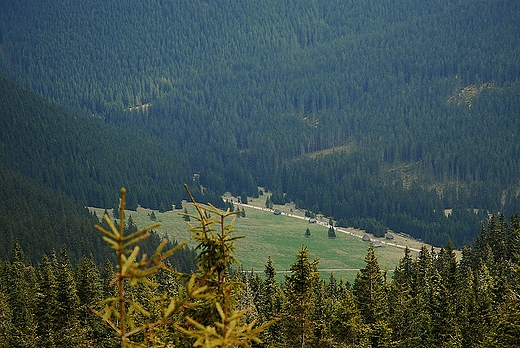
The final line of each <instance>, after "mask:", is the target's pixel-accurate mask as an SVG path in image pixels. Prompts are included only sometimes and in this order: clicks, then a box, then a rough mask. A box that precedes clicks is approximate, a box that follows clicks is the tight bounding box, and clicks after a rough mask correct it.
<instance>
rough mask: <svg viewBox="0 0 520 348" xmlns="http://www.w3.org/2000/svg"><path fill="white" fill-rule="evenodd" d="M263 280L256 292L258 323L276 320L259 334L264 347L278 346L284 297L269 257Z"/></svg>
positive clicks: (281, 333)
mask: <svg viewBox="0 0 520 348" xmlns="http://www.w3.org/2000/svg"><path fill="white" fill-rule="evenodd" d="M264 275H265V280H264V281H263V282H262V283H261V284H260V288H259V290H258V295H257V298H258V304H257V309H258V313H259V315H260V318H261V320H260V322H267V321H270V320H277V321H275V322H274V323H273V324H272V325H271V326H269V327H267V328H266V329H265V330H264V332H262V334H261V336H260V337H261V338H262V340H263V341H264V343H265V344H266V346H271V345H273V346H278V345H280V344H281V343H282V342H283V339H284V338H283V330H282V325H281V323H280V321H279V320H280V318H281V316H282V310H283V308H284V303H285V295H284V293H283V291H282V288H281V286H280V283H279V282H278V281H277V280H276V269H275V268H274V265H273V259H272V258H271V256H268V258H267V264H266V265H265V269H264Z"/></svg>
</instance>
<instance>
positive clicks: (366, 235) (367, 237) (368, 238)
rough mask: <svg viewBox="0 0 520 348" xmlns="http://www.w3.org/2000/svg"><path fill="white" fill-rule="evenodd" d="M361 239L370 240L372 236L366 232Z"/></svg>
mask: <svg viewBox="0 0 520 348" xmlns="http://www.w3.org/2000/svg"><path fill="white" fill-rule="evenodd" d="M361 240H363V242H370V237H369V236H368V234H366V233H365V234H364V235H363V238H361Z"/></svg>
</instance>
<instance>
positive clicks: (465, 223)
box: [0, 0, 520, 248]
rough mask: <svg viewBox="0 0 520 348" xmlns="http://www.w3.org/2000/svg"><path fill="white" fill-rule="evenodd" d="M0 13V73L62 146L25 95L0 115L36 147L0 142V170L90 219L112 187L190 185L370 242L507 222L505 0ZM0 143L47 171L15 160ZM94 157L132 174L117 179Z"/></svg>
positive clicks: (511, 116) (511, 112) (512, 171)
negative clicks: (282, 205)
mask: <svg viewBox="0 0 520 348" xmlns="http://www.w3.org/2000/svg"><path fill="white" fill-rule="evenodd" d="M2 8H3V11H2V14H1V15H0V16H1V21H0V23H1V30H0V33H1V36H0V47H1V50H0V67H1V68H2V70H3V71H4V72H5V73H6V74H7V75H8V76H10V78H12V79H14V81H15V82H16V83H18V84H21V85H22V86H24V87H25V88H27V89H28V90H30V91H32V92H34V93H36V94H39V95H41V96H42V97H44V98H46V99H48V100H51V101H53V102H54V103H57V104H59V105H60V107H61V108H65V109H67V111H65V110H64V109H60V110H63V111H60V112H58V114H59V115H56V113H57V112H56V110H55V109H52V107H50V106H49V107H45V108H43V110H42V111H41V112H42V113H44V114H53V115H54V116H55V117H57V118H56V119H54V122H56V127H59V128H58V129H67V130H70V131H71V134H70V136H71V138H72V141H71V143H69V144H64V143H63V142H65V141H67V140H66V139H63V138H66V137H67V135H65V136H64V135H63V134H61V133H59V132H57V128H52V126H51V125H49V126H48V127H40V126H38V121H41V120H42V118H41V117H40V118H38V117H37V116H36V115H35V114H34V113H33V112H32V111H31V110H34V109H31V110H28V109H27V107H29V105H30V104H29V103H25V102H24V103H23V105H19V104H20V100H25V99H26V98H27V96H26V95H25V93H27V92H24V93H19V94H18V95H17V96H6V95H4V97H5V98H7V99H6V100H4V102H5V103H7V104H9V105H8V107H9V109H5V107H3V108H2V109H3V110H2V112H4V114H5V113H7V114H5V115H6V117H8V118H11V121H12V119H13V115H14V114H15V113H19V114H23V117H24V118H25V121H24V122H26V123H25V124H26V125H28V126H29V127H32V126H34V127H35V128H36V129H37V131H38V133H37V134H33V133H30V132H29V133H26V132H25V131H23V133H22V135H21V136H22V137H23V136H26V139H23V140H22V139H20V138H14V137H13V136H10V137H4V138H3V139H5V140H4V143H5V144H6V145H5V152H6V153H7V154H6V155H4V156H7V157H8V156H15V157H16V158H10V159H9V161H8V160H5V161H4V163H5V164H6V165H7V166H8V167H10V168H11V169H12V170H15V171H18V172H21V174H22V175H24V176H28V177H29V178H30V179H32V180H36V181H38V182H42V181H43V182H44V185H45V186H47V187H50V188H51V189H53V190H59V191H63V192H64V193H65V194H67V195H72V196H74V197H79V198H81V199H83V200H84V201H86V203H87V204H88V205H93V206H109V207H110V206H114V205H115V204H116V203H117V202H116V197H110V196H107V192H116V191H117V189H118V188H119V187H121V186H123V185H124V186H127V187H128V189H129V200H133V201H129V204H133V205H134V206H135V205H137V204H140V205H142V206H145V207H149V208H151V209H159V208H161V209H169V208H170V207H171V205H172V204H178V203H179V202H180V200H181V199H182V198H185V197H184V196H183V190H182V184H183V183H186V182H189V183H192V179H193V178H194V177H196V178H197V180H198V181H197V182H195V185H193V187H194V190H197V188H198V187H199V186H198V185H199V184H200V185H202V186H203V187H204V188H205V192H206V193H207V194H208V196H207V198H208V201H209V200H211V201H213V202H217V203H219V204H221V203H220V202H219V199H218V196H219V195H220V194H222V193H223V192H225V191H230V192H232V193H233V194H235V195H241V194H243V193H246V194H248V195H249V196H255V195H256V194H257V187H258V186H264V187H266V188H267V189H268V190H271V191H272V192H273V193H274V197H278V201H280V202H285V201H294V202H296V204H297V205H298V206H299V207H301V208H304V209H308V210H312V211H313V212H314V213H323V214H325V215H326V216H331V217H333V218H334V219H335V220H336V221H341V223H342V224H347V225H354V226H355V227H361V228H365V229H367V230H369V231H370V232H373V233H375V234H376V235H381V234H382V233H384V232H385V231H386V229H392V230H397V231H401V230H402V231H404V232H407V233H409V234H411V235H412V236H414V237H417V238H421V239H423V240H425V241H426V242H429V243H432V244H435V245H442V244H444V243H446V242H447V240H448V238H450V239H451V240H452V241H453V243H454V244H455V246H456V247H457V248H460V247H461V246H462V245H465V244H469V243H472V242H473V241H474V240H475V236H476V232H475V231H477V230H478V229H476V228H475V227H476V226H478V225H479V224H480V223H482V222H485V221H484V220H485V219H486V216H487V214H488V213H498V212H500V213H504V214H505V215H506V216H510V215H511V214H513V213H514V212H516V210H518V206H519V199H518V187H519V186H518V185H519V179H520V173H519V170H520V169H519V168H520V164H519V160H520V148H519V146H520V145H519V144H520V141H518V140H519V138H518V137H519V134H518V131H517V130H518V129H520V125H519V124H518V122H519V120H520V118H519V117H516V116H518V115H519V114H520V103H519V98H518V95H519V87H520V85H519V77H520V60H519V59H518V57H519V53H520V52H519V50H520V48H519V47H520V44H519V40H520V39H519V37H518V35H516V33H518V32H519V31H520V28H519V25H520V24H519V22H518V20H517V18H518V15H519V11H520V9H519V6H518V4H517V2H516V1H511V0H504V1H499V2H496V3H490V2H487V1H481V0H472V1H450V0H442V1H441V0H434V1H429V2H426V3H415V2H411V1H405V0H402V1H397V2H380V3H366V2H361V1H347V2H345V1H303V2H294V1H269V0H265V1H255V2H254V3H250V4H249V3H248V4H243V3H241V2H236V1H232V0H229V1H224V2H222V1H218V2H217V1H179V2H171V1H162V0H161V1H159V0H157V1H135V2H133V3H132V4H131V5H130V4H128V3H127V2H125V1H120V0H110V1H91V2H88V3H76V2H67V1H59V0H53V1H50V2H46V3H37V4H34V3H32V2H30V1H26V0H23V1H18V0H17V1H11V0H6V1H4V3H3V5H2ZM4 88H6V89H12V88H14V87H12V86H10V85H9V86H6V87H4ZM17 105H19V109H18V110H17V111H14V110H12V109H11V108H16V107H17ZM24 108H25V109H24ZM49 108H50V109H49ZM45 122H47V121H45ZM70 123H73V124H72V125H71V124H70ZM11 125H12V126H14V127H18V124H17V123H16V122H11ZM85 127H86V128H85ZM91 127H93V128H96V129H97V130H98V131H99V132H100V133H95V135H91V133H89V131H88V129H92V128H91ZM18 129H19V128H18ZM74 132H86V134H85V135H84V136H83V135H82V136H79V137H78V136H74V135H73V134H76V135H77V133H74ZM130 139H132V143H133V144H134V145H130V144H129V143H130V141H129V140H130ZM38 142H42V143H41V144H40V143H38ZM43 143H45V145H43ZM20 144H22V145H20ZM137 144H138V145H139V149H138V150H132V148H133V146H138V145H137ZM12 146H15V147H19V146H27V147H30V148H31V149H34V148H38V149H41V151H45V150H44V149H46V150H48V153H49V154H52V155H53V156H54V155H56V158H55V160H54V161H50V162H49V161H47V160H44V159H43V158H45V156H42V155H40V154H39V153H36V152H34V151H32V153H31V152H30V151H29V152H27V153H26V152H24V156H22V157H21V158H18V155H19V153H20V150H21V149H19V148H12ZM64 150H65V151H64ZM85 152H87V153H90V154H85ZM94 153H96V155H97V157H95V158H96V159H92V160H90V159H89V160H86V159H85V157H89V158H90V155H93V154H94ZM14 154H16V155H14ZM57 154H59V156H57ZM31 156H32V158H31ZM38 161H45V164H44V165H42V164H40V163H38ZM103 161H104V166H105V168H106V167H109V166H111V165H112V164H115V163H117V164H118V165H120V166H121V165H123V166H124V167H125V168H130V167H131V168H132V169H133V170H131V171H130V170H121V171H120V172H119V175H114V174H113V171H112V170H101V169H100V168H101V165H102V162H103ZM28 162H29V163H28ZM123 162H124V163H123ZM98 164H99V167H98V166H97V165H98ZM35 166H37V167H38V168H40V169H37V170H35V169H34V167H35ZM65 167H67V168H68V169H65ZM67 170H68V171H69V173H70V175H68V176H67V175H66V173H67ZM275 203H276V202H275ZM447 212H450V213H451V215H449V217H446V215H447ZM471 212H476V214H472V213H471Z"/></svg>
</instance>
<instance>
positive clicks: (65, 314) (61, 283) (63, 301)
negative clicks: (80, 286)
mask: <svg viewBox="0 0 520 348" xmlns="http://www.w3.org/2000/svg"><path fill="white" fill-rule="evenodd" d="M53 263H54V264H55V267H56V268H55V269H56V271H55V273H56V281H57V284H58V289H57V300H58V307H57V315H58V316H59V318H61V321H60V323H61V325H59V327H58V328H57V330H56V333H57V334H58V337H57V339H56V343H57V345H58V346H59V347H71V348H72V347H83V346H86V344H87V342H86V339H85V337H86V328H85V327H84V326H82V325H80V320H79V315H80V299H79V297H78V292H77V287H76V279H75V276H74V270H73V268H72V264H71V262H70V259H69V255H68V252H67V249H66V247H63V248H62V249H61V250H60V255H59V258H55V259H54V260H53Z"/></svg>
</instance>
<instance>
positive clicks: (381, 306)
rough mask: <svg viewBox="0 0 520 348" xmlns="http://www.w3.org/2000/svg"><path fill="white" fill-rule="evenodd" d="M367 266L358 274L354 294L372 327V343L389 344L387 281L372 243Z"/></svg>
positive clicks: (358, 305)
mask: <svg viewBox="0 0 520 348" xmlns="http://www.w3.org/2000/svg"><path fill="white" fill-rule="evenodd" d="M365 263H366V266H365V268H363V269H361V270H360V271H359V272H358V274H357V275H356V279H355V280H354V285H353V294H354V297H355V299H356V304H357V307H358V308H359V311H360V313H361V316H362V317H363V322H364V323H365V324H367V325H368V326H369V327H370V340H371V342H372V345H374V346H378V347H384V346H387V345H388V344H389V343H390V342H389V341H390V337H389V336H390V331H391V330H390V328H389V327H388V325H387V322H386V321H387V319H388V306H387V288H386V284H385V283H386V281H385V277H384V276H383V273H382V272H381V269H380V268H379V263H378V261H377V257H376V255H375V252H374V246H373V245H372V243H370V246H369V247H368V252H367V256H366V257H365Z"/></svg>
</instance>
